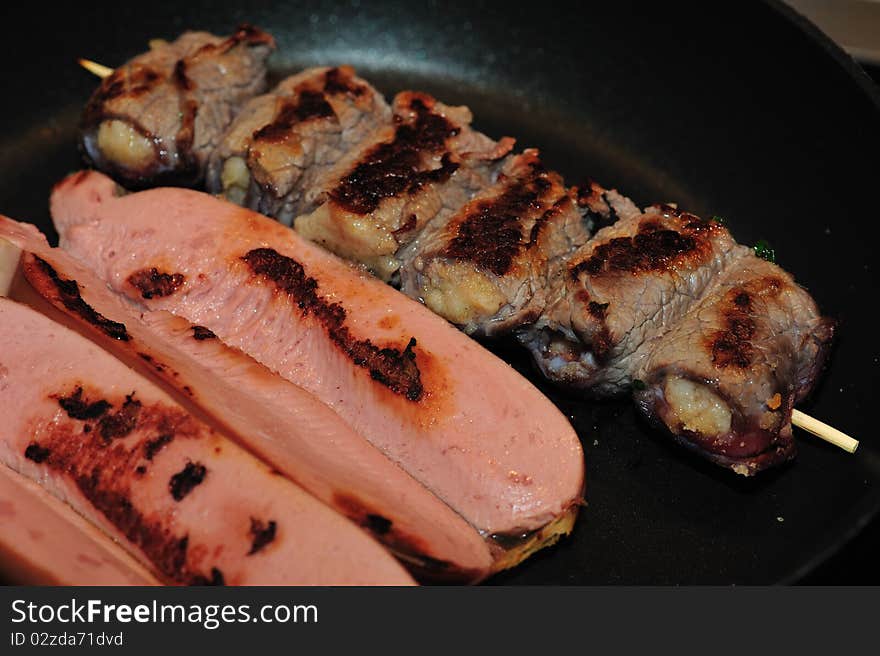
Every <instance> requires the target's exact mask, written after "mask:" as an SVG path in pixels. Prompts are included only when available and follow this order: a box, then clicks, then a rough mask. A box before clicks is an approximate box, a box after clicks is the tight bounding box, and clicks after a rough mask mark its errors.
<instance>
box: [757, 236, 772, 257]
mask: <svg viewBox="0 0 880 656" xmlns="http://www.w3.org/2000/svg"><path fill="white" fill-rule="evenodd" d="M755 255H757V256H758V257H760V258H761V259H762V260H767V261H768V262H776V250H775V249H774V248H773V247H772V246H771V245H770V243H769V242H768V241H767V240H766V239H759V240H758V243H757V244H755Z"/></svg>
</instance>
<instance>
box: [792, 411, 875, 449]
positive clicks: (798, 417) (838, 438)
mask: <svg viewBox="0 0 880 656" xmlns="http://www.w3.org/2000/svg"><path fill="white" fill-rule="evenodd" d="M791 423H793V424H794V425H795V426H797V427H798V428H803V429H804V430H805V431H807V432H808V433H812V434H813V435H815V436H816V437H819V438H821V439H823V440H825V441H826V442H830V443H831V444H833V445H835V446H839V447H840V448H841V449H843V450H844V451H849V452H850V453H855V452H856V449H858V448H859V441H858V440H854V439H853V438H851V437H850V436H849V435H847V434H846V433H842V432H840V431H839V430H837V429H836V428H834V427H832V426H829V425H828V424H823V423H822V422H821V421H819V420H818V419H813V418H812V417H811V416H810V415H805V414H804V413H803V412H801V411H800V410H792V411H791Z"/></svg>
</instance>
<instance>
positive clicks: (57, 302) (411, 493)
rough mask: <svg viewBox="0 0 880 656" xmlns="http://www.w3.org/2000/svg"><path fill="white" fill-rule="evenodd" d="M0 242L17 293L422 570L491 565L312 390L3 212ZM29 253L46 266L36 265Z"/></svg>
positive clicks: (444, 573)
mask: <svg viewBox="0 0 880 656" xmlns="http://www.w3.org/2000/svg"><path fill="white" fill-rule="evenodd" d="M4 239H5V240H7V241H6V242H5V243H12V244H15V245H16V246H17V247H18V248H21V249H23V250H24V254H23V256H22V266H21V270H22V272H23V274H24V278H23V280H20V281H19V283H18V284H17V285H16V288H15V290H14V291H15V298H18V299H23V300H25V301H26V302H29V303H30V304H32V306H34V307H39V309H44V308H43V307H42V306H41V305H40V302H41V301H42V300H43V299H45V300H46V301H48V302H49V303H51V305H52V306H54V308H57V310H58V311H60V312H61V313H63V314H64V315H65V316H64V317H62V319H65V318H66V319H69V320H73V322H74V325H75V326H76V327H78V328H79V329H80V330H83V331H87V332H88V334H89V337H90V338H91V339H92V340H93V341H96V342H98V343H99V345H101V346H102V347H104V348H105V349H107V350H108V351H110V352H111V353H113V354H114V355H116V356H117V357H118V358H119V359H120V360H122V361H123V362H125V363H126V364H128V365H129V366H131V367H132V368H134V369H136V370H138V371H139V372H140V373H142V374H143V375H145V376H147V377H150V378H152V379H157V380H158V381H160V382H161V383H163V384H164V385H166V386H169V387H171V388H172V389H174V390H177V392H179V394H178V396H179V397H181V398H183V399H184V400H185V401H186V402H188V403H193V404H195V405H196V406H198V407H199V408H200V409H201V410H202V411H204V412H205V413H206V414H207V415H209V416H211V417H212V418H214V419H215V420H217V421H218V422H220V424H221V425H223V426H224V428H225V429H226V432H227V433H228V434H229V435H230V436H231V437H233V438H234V439H235V440H236V441H237V442H239V443H240V444H241V445H243V446H244V447H246V448H247V449H248V450H250V451H251V452H253V453H256V454H257V455H259V456H260V457H261V458H262V459H263V460H264V461H266V462H267V463H269V464H270V465H272V466H273V467H274V468H275V469H276V470H277V471H278V472H280V473H281V474H283V475H285V476H287V477H288V478H290V479H291V480H293V481H294V482H296V483H297V484H298V485H300V486H301V487H303V488H304V489H305V490H306V491H308V492H309V493H310V494H312V495H314V496H315V497H317V498H318V499H320V500H321V501H323V502H324V503H326V504H327V505H328V506H330V507H331V508H334V509H335V510H337V511H338V512H340V513H341V514H343V515H345V516H347V517H349V518H350V519H351V520H353V521H354V522H356V523H358V524H359V525H361V526H363V527H364V528H365V529H366V530H368V531H370V532H371V533H372V534H373V536H374V537H375V538H376V539H377V540H379V541H380V542H383V543H384V544H385V545H386V546H388V547H389V548H390V549H391V550H392V551H393V552H394V553H395V554H397V555H398V556H399V557H400V558H401V559H402V560H403V561H404V562H405V563H406V564H407V565H408V566H409V567H410V568H411V569H413V570H415V571H416V572H418V573H419V574H421V575H422V576H423V577H425V578H430V579H442V580H447V581H448V580H454V581H464V582H471V581H475V580H478V579H480V578H483V577H485V576H486V575H487V574H488V573H489V572H490V570H491V567H492V564H493V561H492V556H491V554H490V552H489V546H488V545H487V543H486V541H485V540H484V538H483V537H482V536H481V535H480V534H479V533H478V532H477V531H476V530H474V528H473V527H471V526H470V525H469V524H468V523H467V522H465V521H464V520H463V519H462V518H461V517H460V516H459V515H458V514H456V513H455V512H454V511H453V510H452V509H451V508H450V507H449V506H447V505H446V504H445V503H443V502H442V501H440V500H439V499H438V498H437V497H436V496H434V495H433V494H432V493H431V492H429V491H428V490H427V489H426V488H425V487H423V486H422V485H420V484H419V483H418V482H417V481H416V480H415V479H413V478H412V477H411V476H410V475H408V474H407V473H406V472H405V471H403V469H401V468H400V467H398V466H397V465H396V464H395V463H394V462H392V461H391V460H389V459H388V458H386V457H385V456H384V455H382V453H381V452H380V451H379V450H378V449H376V448H375V447H374V446H372V445H371V444H370V443H369V442H368V441H367V440H366V439H364V438H363V437H362V436H361V435H359V434H357V433H355V432H354V431H353V430H352V429H351V428H350V427H349V426H348V425H347V424H346V423H345V422H344V421H343V420H342V419H341V418H340V416H339V415H338V414H337V413H335V412H333V410H331V409H330V408H329V407H328V406H327V405H325V404H323V403H321V402H320V401H319V400H318V399H317V398H315V397H314V396H313V395H311V394H309V393H308V392H306V391H305V390H303V389H302V388H301V387H299V386H297V385H294V384H292V383H290V382H288V381H285V380H284V379H282V378H281V377H280V376H276V375H275V374H273V373H272V372H271V371H269V370H268V369H266V368H265V367H263V366H262V365H260V364H258V363H257V362H255V361H254V360H252V359H251V358H249V357H248V356H246V355H244V354H243V353H241V352H240V351H238V350H237V349H233V348H230V347H229V346H227V345H226V344H225V343H224V342H223V340H222V339H220V338H219V337H218V336H217V335H215V334H214V333H213V332H211V331H210V330H209V329H208V328H205V327H204V326H197V325H196V326H194V325H193V324H191V323H190V322H188V321H186V320H184V319H181V318H180V317H175V316H172V315H170V314H168V313H166V312H148V311H143V310H141V311H135V310H133V309H132V307H131V304H129V303H127V302H126V301H125V300H124V299H121V298H119V297H118V296H117V295H115V294H114V293H113V292H112V291H110V290H109V289H108V288H107V286H106V285H105V284H104V283H103V282H101V281H99V280H98V279H97V278H95V276H94V275H93V274H92V273H91V272H89V271H88V270H86V269H85V268H84V267H83V266H82V265H79V264H78V263H76V262H75V261H74V260H73V258H72V257H71V256H70V255H68V254H67V253H65V252H64V251H62V250H60V249H53V248H49V246H48V244H47V243H46V241H45V239H44V238H43V236H42V235H41V234H39V233H38V232H37V231H36V230H35V229H34V228H33V226H30V225H26V224H21V223H16V222H14V221H11V220H9V219H5V218H2V217H0V245H2V244H3V243H4V241H3V240H4ZM37 258H40V260H41V262H43V263H44V264H42V265H37V261H36V259H37ZM74 281H75V282H74ZM32 292H36V294H38V295H39V297H40V298H37V299H34V298H33V297H32V295H31V293H32ZM175 292H176V290H175ZM85 308H91V309H92V310H93V311H94V312H96V313H97V314H98V316H101V317H103V318H104V321H103V322H102V321H96V320H95V317H94V316H93V315H92V314H90V313H89V312H88V311H86V310H85ZM49 311H51V308H50V310H49ZM49 311H47V313H48V312H49ZM108 322H110V323H111V324H113V325H116V326H124V331H125V332H124V336H125V337H126V339H118V337H119V336H121V335H122V334H123V333H121V331H120V329H118V328H117V330H116V331H115V332H112V333H111V334H108V331H107V330H105V329H104V328H105V327H106V326H107V325H109V324H108Z"/></svg>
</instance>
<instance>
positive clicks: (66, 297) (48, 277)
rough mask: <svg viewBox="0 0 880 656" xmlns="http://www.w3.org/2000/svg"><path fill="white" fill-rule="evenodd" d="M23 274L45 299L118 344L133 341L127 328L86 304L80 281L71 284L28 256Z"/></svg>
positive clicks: (28, 254) (32, 256) (36, 257)
mask: <svg viewBox="0 0 880 656" xmlns="http://www.w3.org/2000/svg"><path fill="white" fill-rule="evenodd" d="M21 268H22V272H23V273H24V276H25V278H26V279H27V281H28V282H29V283H30V284H31V285H33V286H34V288H35V289H36V290H37V291H38V292H39V293H40V294H41V295H42V296H44V297H46V298H47V299H49V300H50V301H53V302H60V303H61V304H62V305H63V306H64V307H65V308H67V310H68V311H70V312H72V313H73V314H75V315H76V316H78V317H80V318H81V319H82V320H83V321H85V322H86V323H89V324H91V325H92V326H94V327H96V328H97V329H98V330H100V331H101V332H102V333H104V334H105V335H107V336H108V337H111V338H113V339H116V340H120V341H123V342H127V341H128V340H130V339H131V337H130V336H129V334H128V332H127V331H126V329H125V324H122V323H119V322H118V321H111V320H110V319H108V318H107V317H105V316H104V315H102V314H100V313H99V312H97V311H96V310H95V309H94V308H93V307H92V306H91V305H89V304H88V303H86V302H85V301H84V300H83V298H82V296H81V295H80V292H79V284H78V283H77V282H76V280H67V279H64V278H62V277H60V276H59V275H58V273H57V272H56V271H55V269H54V268H52V265H50V264H49V263H48V262H46V261H45V260H44V259H42V258H40V257H38V256H36V255H33V254H32V253H25V254H24V255H23V257H22V267H21Z"/></svg>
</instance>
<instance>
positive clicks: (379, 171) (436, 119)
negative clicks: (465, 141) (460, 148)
mask: <svg viewBox="0 0 880 656" xmlns="http://www.w3.org/2000/svg"><path fill="white" fill-rule="evenodd" d="M434 102H435V101H434V99H433V98H430V97H429V96H424V95H420V96H416V97H414V98H412V100H411V101H410V108H411V109H412V110H413V111H414V112H415V114H416V116H415V119H414V120H412V121H411V122H407V123H403V122H401V123H400V124H399V125H398V126H397V128H396V129H395V132H394V137H393V139H392V140H391V141H387V142H384V143H381V144H377V145H375V146H373V147H372V148H370V149H369V150H368V151H367V152H366V154H365V155H364V156H363V158H362V159H361V161H360V162H358V163H357V164H356V165H355V166H354V168H353V169H352V170H351V171H349V172H348V174H346V175H345V176H343V178H342V179H341V180H340V181H339V182H338V183H337V185H336V187H335V188H334V189H333V190H332V191H331V192H330V197H331V198H332V199H333V200H334V201H335V202H336V203H337V204H339V205H340V206H342V207H344V208H345V209H347V210H348V211H350V212H352V213H354V214H369V213H370V212H373V211H375V210H376V208H378V207H379V204H380V203H381V202H382V201H383V200H384V199H386V198H393V197H395V196H399V195H401V194H411V193H414V192H416V191H417V190H419V189H420V188H422V187H423V186H424V185H426V184H431V183H442V182H445V181H446V180H448V179H449V177H450V176H451V175H452V174H453V173H455V171H456V170H458V164H457V163H455V162H453V161H452V159H451V157H450V153H449V152H448V149H447V144H446V142H447V140H448V139H450V138H451V137H454V136H455V135H457V134H458V133H459V132H460V131H461V128H459V127H457V126H455V125H453V124H452V123H451V122H450V121H448V120H447V119H446V118H445V117H443V116H440V115H439V114H435V113H434V112H433V111H432V109H433V107H434ZM396 120H398V121H402V119H401V118H400V117H399V116H398V117H396ZM440 153H443V156H442V161H441V165H440V168H437V169H429V170H426V171H425V170H421V168H422V166H423V164H422V157H423V155H425V154H433V155H436V154H440Z"/></svg>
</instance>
